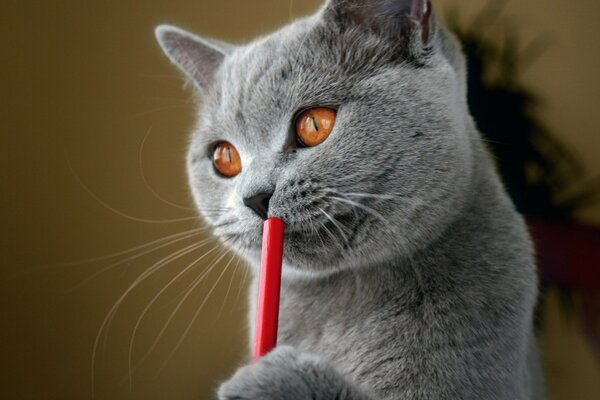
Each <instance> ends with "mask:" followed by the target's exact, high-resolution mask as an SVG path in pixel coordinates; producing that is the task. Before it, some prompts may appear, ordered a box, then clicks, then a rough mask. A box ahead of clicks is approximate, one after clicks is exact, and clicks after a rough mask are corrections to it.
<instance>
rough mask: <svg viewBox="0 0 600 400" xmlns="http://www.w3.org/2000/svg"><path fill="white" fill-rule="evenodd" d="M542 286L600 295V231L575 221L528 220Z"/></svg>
mask: <svg viewBox="0 0 600 400" xmlns="http://www.w3.org/2000/svg"><path fill="white" fill-rule="evenodd" d="M527 223H528V225H529V228H530V230H531V234H532V236H533V239H534V242H535V248H536V253H537V261H538V265H539V268H540V274H541V280H542V283H547V284H550V285H556V286H558V287H560V288H563V289H568V290H583V291H597V292H599V293H600V230H599V229H598V228H595V227H592V226H589V225H584V224H581V223H579V222H575V221H572V220H552V219H542V218H534V217H528V218H527Z"/></svg>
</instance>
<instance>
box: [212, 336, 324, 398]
mask: <svg viewBox="0 0 600 400" xmlns="http://www.w3.org/2000/svg"><path fill="white" fill-rule="evenodd" d="M327 367H328V366H327V365H325V364H324V362H322V361H321V360H319V359H318V358H317V357H314V356H311V355H308V354H304V353H300V352H299V351H297V350H296V349H294V348H293V347H289V346H281V347H277V348H275V349H274V350H273V351H272V352H271V353H269V354H267V355H266V356H264V357H262V358H261V359H260V360H259V361H258V362H256V363H254V364H251V365H247V366H245V367H242V368H240V369H239V370H238V371H237V372H236V373H235V375H233V377H232V378H231V379H229V380H228V381H227V382H225V383H224V384H222V385H221V387H220V388H219V391H218V395H219V399H220V400H259V399H260V400H280V399H285V400H300V399H302V400H304V399H329V398H331V397H329V394H330V392H331V389H332V387H331V386H329V387H328V384H331V383H333V382H328V381H330V380H331V378H332V377H331V376H328V375H330V374H329V373H328V372H327Z"/></svg>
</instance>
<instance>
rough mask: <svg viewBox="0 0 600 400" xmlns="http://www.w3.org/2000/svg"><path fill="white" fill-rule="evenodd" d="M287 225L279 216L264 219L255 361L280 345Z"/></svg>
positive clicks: (255, 335)
mask: <svg viewBox="0 0 600 400" xmlns="http://www.w3.org/2000/svg"><path fill="white" fill-rule="evenodd" d="M284 227H285V226H284V223H283V221H282V220H280V219H279V218H269V219H267V220H266V221H265V224H264V228H263V241H262V255H261V261H260V276H259V282H258V302H257V305H256V328H255V334H254V354H253V359H254V361H257V360H258V359H259V358H260V357H262V356H264V355H265V354H267V353H268V352H269V351H271V350H273V348H274V347H275V345H276V344H277V323H278V320H279V293H280V289H281V264H282V259H283V233H284Z"/></svg>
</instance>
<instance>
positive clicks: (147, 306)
mask: <svg viewBox="0 0 600 400" xmlns="http://www.w3.org/2000/svg"><path fill="white" fill-rule="evenodd" d="M217 248H218V247H213V248H212V249H211V250H209V251H207V252H206V253H204V254H203V255H202V256H200V257H199V258H197V259H196V260H194V261H193V262H192V263H191V264H190V265H188V266H187V267H185V268H184V269H183V270H181V271H180V272H179V273H177V275H175V277H174V278H172V279H171V280H170V281H169V282H168V283H167V284H166V285H165V286H164V287H163V288H162V289H161V290H160V291H159V292H158V293H157V294H156V295H155V296H154V297H153V298H152V300H150V302H149V303H148V304H147V305H146V307H145V308H144V310H143V311H142V313H141V314H140V316H139V317H138V319H137V321H136V323H135V326H134V328H133V333H132V334H131V339H130V341H129V353H128V358H127V360H128V367H129V385H130V389H131V387H132V385H133V374H132V368H131V358H132V352H133V345H134V342H135V337H136V334H137V330H138V328H139V326H140V324H141V322H142V320H143V319H144V316H145V315H146V313H147V312H148V310H150V308H151V307H152V305H153V304H154V303H155V302H156V301H157V300H158V299H159V298H160V296H161V295H162V294H163V293H164V292H165V291H167V289H168V288H169V287H171V285H172V284H173V283H174V282H175V281H177V280H178V279H179V278H180V277H181V276H183V275H184V274H185V273H186V272H188V271H190V270H191V269H192V268H193V267H194V266H196V265H198V263H199V262H200V261H202V260H203V259H204V258H206V257H207V256H208V255H210V254H211V253H212V252H213V251H215V250H216V249H217Z"/></svg>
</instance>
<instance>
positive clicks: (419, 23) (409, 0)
mask: <svg viewBox="0 0 600 400" xmlns="http://www.w3.org/2000/svg"><path fill="white" fill-rule="evenodd" d="M325 13H326V15H328V16H330V17H333V18H335V19H337V20H338V21H341V22H342V23H343V24H344V25H346V26H348V25H350V26H354V27H360V28H363V29H368V30H370V31H374V32H376V33H378V34H380V35H383V36H385V37H386V38H389V39H390V40H395V41H402V42H403V43H404V44H405V45H407V47H408V48H409V49H410V50H411V51H420V50H422V49H424V48H427V47H429V46H430V45H431V44H432V42H433V40H434V37H435V34H436V28H437V26H436V21H435V17H434V15H433V8H432V5H431V1H430V0H369V1H364V0H329V1H328V2H327V5H326V6H325Z"/></svg>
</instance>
